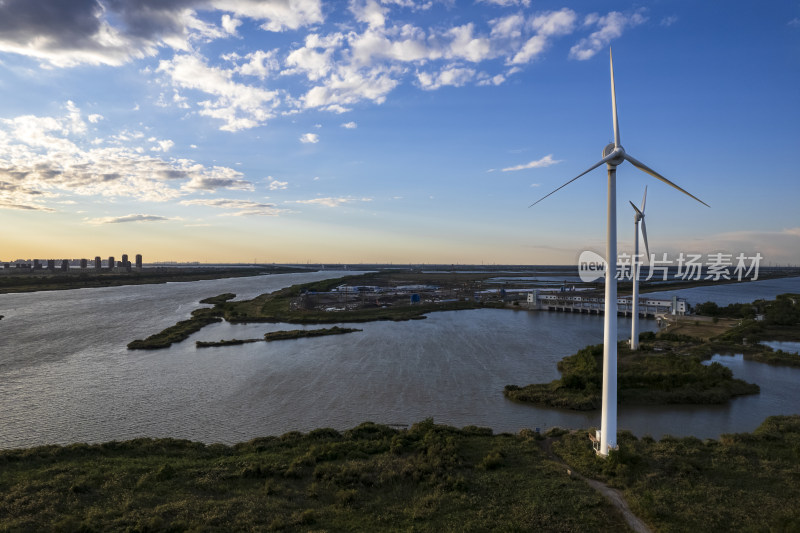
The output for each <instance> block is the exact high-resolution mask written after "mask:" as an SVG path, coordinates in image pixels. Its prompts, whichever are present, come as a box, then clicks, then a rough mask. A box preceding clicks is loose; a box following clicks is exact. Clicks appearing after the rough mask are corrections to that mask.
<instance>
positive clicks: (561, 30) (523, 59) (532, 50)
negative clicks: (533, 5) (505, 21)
mask: <svg viewBox="0 0 800 533" xmlns="http://www.w3.org/2000/svg"><path fill="white" fill-rule="evenodd" d="M576 19H577V14H576V13H575V12H574V11H572V10H571V9H569V8H564V9H561V10H559V11H549V12H547V13H541V14H539V15H536V16H535V17H533V18H532V19H531V20H530V21H529V22H528V24H529V26H530V27H531V28H532V29H533V30H535V31H536V34H535V35H533V36H532V37H530V38H529V39H528V40H527V41H526V42H525V44H524V45H523V46H522V48H520V49H519V50H517V52H516V53H515V54H514V56H513V57H512V58H511V59H510V60H509V61H508V63H509V64H514V65H518V64H522V63H528V62H529V61H531V60H532V59H535V58H536V57H537V56H538V55H540V54H541V53H542V52H543V51H544V50H545V49H546V47H547V44H548V42H549V38H550V37H553V36H558V35H566V34H569V33H572V31H573V30H574V27H575V20H576Z"/></svg>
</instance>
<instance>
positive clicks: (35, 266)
mask: <svg viewBox="0 0 800 533" xmlns="http://www.w3.org/2000/svg"><path fill="white" fill-rule="evenodd" d="M41 268H42V264H41V263H40V262H39V260H38V259H34V260H33V269H34V270H40V269H41Z"/></svg>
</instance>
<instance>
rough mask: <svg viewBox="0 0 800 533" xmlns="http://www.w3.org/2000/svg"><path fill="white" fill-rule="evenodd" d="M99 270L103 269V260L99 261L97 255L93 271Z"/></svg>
mask: <svg viewBox="0 0 800 533" xmlns="http://www.w3.org/2000/svg"><path fill="white" fill-rule="evenodd" d="M101 268H103V260H102V259H100V256H99V255H97V256H95V258H94V269H95V270H100V269H101Z"/></svg>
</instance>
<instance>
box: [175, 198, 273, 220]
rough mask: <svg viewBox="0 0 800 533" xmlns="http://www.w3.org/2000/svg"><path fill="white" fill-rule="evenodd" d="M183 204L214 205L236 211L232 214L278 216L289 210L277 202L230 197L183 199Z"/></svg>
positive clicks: (217, 207)
mask: <svg viewBox="0 0 800 533" xmlns="http://www.w3.org/2000/svg"><path fill="white" fill-rule="evenodd" d="M180 203H181V205H187V206H203V207H213V208H216V209H228V210H231V211H235V212H234V213H229V215H230V216H278V215H280V214H281V213H287V212H288V210H286V209H280V208H278V207H277V206H276V205H275V204H263V203H260V202H253V201H250V200H236V199H230V198H217V199H195V200H182V201H181V202H180Z"/></svg>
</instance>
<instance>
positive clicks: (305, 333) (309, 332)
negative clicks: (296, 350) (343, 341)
mask: <svg viewBox="0 0 800 533" xmlns="http://www.w3.org/2000/svg"><path fill="white" fill-rule="evenodd" d="M356 331H362V330H360V329H356V328H340V327H339V326H333V327H332V328H319V329H292V330H281V331H272V332H270V333H265V334H264V338H263V339H231V340H221V341H197V342H196V343H195V344H196V345H197V347H198V348H210V347H212V346H234V345H237V344H247V343H251V342H261V341H266V342H273V341H285V340H292V339H302V338H305V337H324V336H326V335H344V334H345V333H354V332H356Z"/></svg>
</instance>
